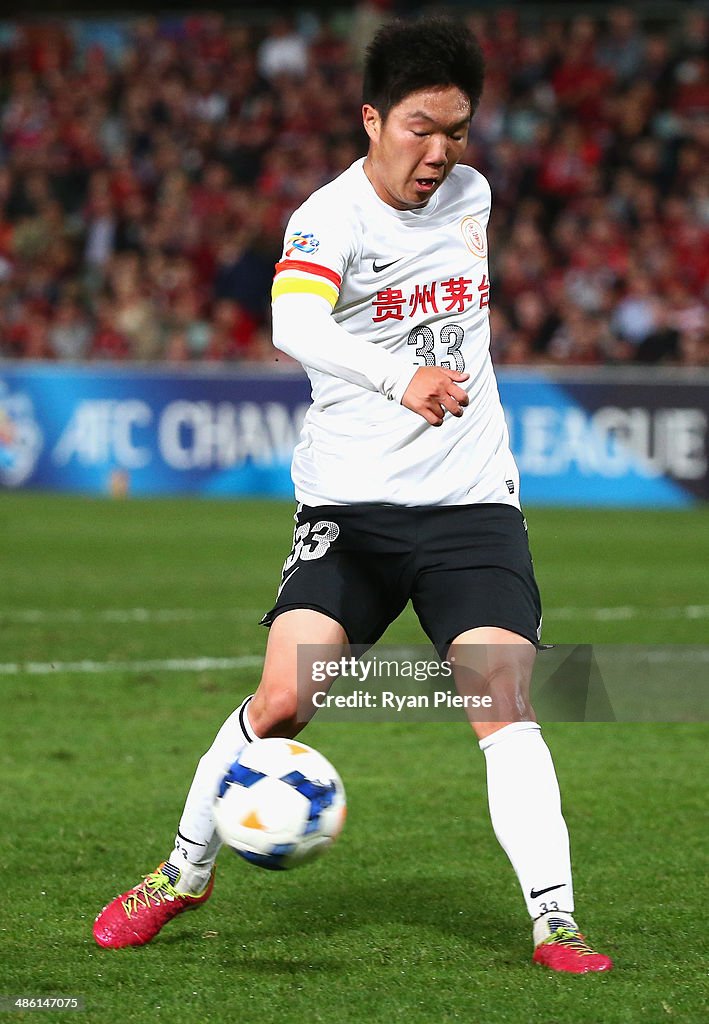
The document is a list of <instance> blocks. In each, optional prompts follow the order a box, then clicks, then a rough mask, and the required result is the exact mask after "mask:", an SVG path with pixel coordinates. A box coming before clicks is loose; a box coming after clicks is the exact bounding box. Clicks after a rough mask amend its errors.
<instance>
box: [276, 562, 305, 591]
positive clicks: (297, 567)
mask: <svg viewBox="0 0 709 1024" xmlns="http://www.w3.org/2000/svg"><path fill="white" fill-rule="evenodd" d="M298 569H300V566H299V565H296V567H295V569H293V571H292V572H289V573H288V575H287V576H286V577H285V579H282V580H281V585H280V587H279V588H278V593H277V594H276V600H278V598H279V597H280V596H281V591H282V590H283V588H284V587H285V585H286V583H287V582H288V580H292V579H293V577H294V576H295V574H296V573H297V572H298Z"/></svg>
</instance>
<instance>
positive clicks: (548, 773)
mask: <svg viewBox="0 0 709 1024" xmlns="http://www.w3.org/2000/svg"><path fill="white" fill-rule="evenodd" d="M480 749H481V750H482V751H483V752H484V754H485V760H486V762H487V793H488V805H489V807H490V818H491V820H492V827H493V829H494V831H495V835H496V836H497V839H498V841H499V843H500V846H501V847H502V849H503V850H504V851H505V853H506V854H507V856H508V857H509V858H510V862H511V864H512V867H513V868H514V871H515V874H516V875H517V878H518V879H519V884H520V885H521V887H522V893H523V895H524V899H525V902H526V904H527V910H528V911H529V913H530V916H531V917H532V919H536V918H538V917H540V916H541V915H542V914H546V913H549V912H550V911H555V912H559V913H562V914H564V913H565V914H566V915H567V916H568V915H570V914H571V913H572V912H573V909H574V891H573V883H572V881H571V856H570V852H569V833H568V831H567V828H566V822H565V821H564V818H563V816H562V813H561V797H560V794H559V784H558V782H557V779H556V772H555V771H554V764H553V762H552V759H551V754H550V753H549V748H548V747H547V745H546V743H545V742H544V740H543V738H542V733H541V729H540V727H539V726H538V725H537V724H536V722H513V723H512V724H511V725H506V726H504V728H502V729H499V730H498V731H497V732H494V733H492V735H490V736H487V737H485V739H483V740H480Z"/></svg>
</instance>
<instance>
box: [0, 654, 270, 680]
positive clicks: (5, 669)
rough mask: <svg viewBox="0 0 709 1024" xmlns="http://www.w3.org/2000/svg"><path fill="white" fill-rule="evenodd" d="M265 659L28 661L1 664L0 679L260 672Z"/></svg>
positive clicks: (253, 655)
mask: <svg viewBox="0 0 709 1024" xmlns="http://www.w3.org/2000/svg"><path fill="white" fill-rule="evenodd" d="M261 665H263V657H257V656H256V655H255V654H245V655H242V656H241V657H240V658H163V659H157V658H156V659H152V660H149V661H88V660H86V661H25V662H6V663H5V664H1V663H0V676H16V675H28V676H48V675H53V674H54V673H55V672H71V673H79V672H89V673H92V674H93V673H97V672H208V671H212V672H213V671H223V670H229V671H234V670H235V669H240V668H259V667H260V666H261Z"/></svg>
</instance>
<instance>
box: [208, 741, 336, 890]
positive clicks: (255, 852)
mask: <svg viewBox="0 0 709 1024" xmlns="http://www.w3.org/2000/svg"><path fill="white" fill-rule="evenodd" d="M346 806H347V805H346V799H345V789H344V786H343V784H342V779H341V778H340V776H339V775H338V773H337V771H336V770H335V768H334V767H333V766H332V765H331V764H330V762H329V761H328V760H327V759H326V758H324V757H323V756H322V754H320V753H318V751H317V750H314V749H313V748H312V747H309V746H307V744H305V743H301V742H300V741H299V740H287V739H276V738H272V739H265V740H256V741H255V742H253V743H249V745H248V746H247V747H246V748H245V749H244V750H243V751H242V753H241V754H240V755H239V757H238V758H237V760H236V761H235V762H234V763H233V764H232V766H231V767H230V768H229V771H228V772H227V773H226V775H225V776H224V779H223V780H222V783H221V785H220V787H219V795H218V796H217V799H216V801H215V804H214V819H215V823H216V828H217V832H218V833H219V837H220V839H221V840H222V842H223V843H224V844H225V845H226V846H229V847H230V848H231V849H232V850H234V852H235V853H238V854H239V855H240V856H241V857H243V858H244V859H245V860H248V861H249V862H250V863H251V864H256V865H258V866H259V867H262V868H268V869H269V870H271V871H284V870H286V869H287V868H292V867H295V866H296V865H298V864H304V863H306V862H307V861H310V860H314V859H315V858H316V857H319V856H320V855H321V854H322V853H324V852H325V850H327V849H328V848H329V847H330V846H331V845H332V843H333V842H334V841H335V839H336V838H337V836H338V835H339V833H340V831H341V830H342V826H343V825H344V822H345V814H346Z"/></svg>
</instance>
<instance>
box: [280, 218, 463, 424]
mask: <svg viewBox="0 0 709 1024" xmlns="http://www.w3.org/2000/svg"><path fill="white" fill-rule="evenodd" d="M309 205H310V204H306V205H305V207H304V208H301V210H299V211H298V212H297V213H296V214H295V215H294V217H293V218H292V219H291V222H290V223H289V225H288V228H287V230H286V242H285V246H284V250H283V256H282V258H281V261H280V262H279V263H278V264H277V266H276V276H275V278H274V282H273V291H272V297H273V306H272V309H273V343H274V345H275V346H276V348H279V349H281V351H283V352H286V353H287V354H288V355H290V356H292V357H293V358H294V359H297V360H298V361H299V362H300V363H302V364H303V366H305V367H308V368H312V369H316V370H320V371H321V372H323V373H329V374H331V375H332V376H335V377H338V378H340V379H342V380H346V381H348V382H349V383H351V384H356V385H357V386H359V387H363V388H366V389H367V390H370V391H378V392H380V393H381V394H382V395H385V396H386V397H387V398H389V399H391V400H392V401H397V402H400V403H401V404H402V405H404V406H405V407H406V408H407V409H410V410H411V411H412V412H415V413H417V414H418V415H420V416H422V417H423V418H424V419H425V420H426V421H427V422H428V423H430V424H432V425H433V426H440V424H441V423H442V422H443V416H444V415H445V412H446V411H448V412H451V413H452V414H453V415H455V416H460V415H461V414H462V411H463V407H464V406H465V405H467V402H468V396H467V394H466V392H465V391H464V390H463V389H462V388H460V387H458V384H457V383H456V382H460V381H464V380H466V379H467V374H461V373H458V372H456V371H455V370H447V369H443V368H442V367H437V366H427V367H416V366H415V365H413V364H412V363H411V362H409V360H408V359H406V358H402V357H400V356H397V355H394V354H392V353H391V352H388V351H387V350H386V349H385V348H383V347H381V346H378V345H374V344H372V343H371V342H369V341H367V340H365V339H362V338H359V337H357V336H355V335H353V334H351V333H349V332H348V331H346V330H345V329H344V328H343V327H341V326H340V324H338V323H337V321H336V320H334V319H333V316H332V310H333V308H334V306H335V304H336V303H337V300H338V297H339V290H340V284H341V282H342V277H343V275H344V274H345V273H346V270H347V266H348V264H349V262H350V259H351V258H352V250H353V244H354V241H355V239H356V226H355V225H348V224H343V223H342V221H341V220H340V219H339V218H334V217H330V219H329V222H328V219H327V218H326V217H325V218H324V217H323V215H322V212H320V211H317V212H310V211H308V206H309ZM302 226H308V227H311V226H313V227H315V228H316V230H314V231H313V230H308V231H303V230H298V228H299V227H302Z"/></svg>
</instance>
